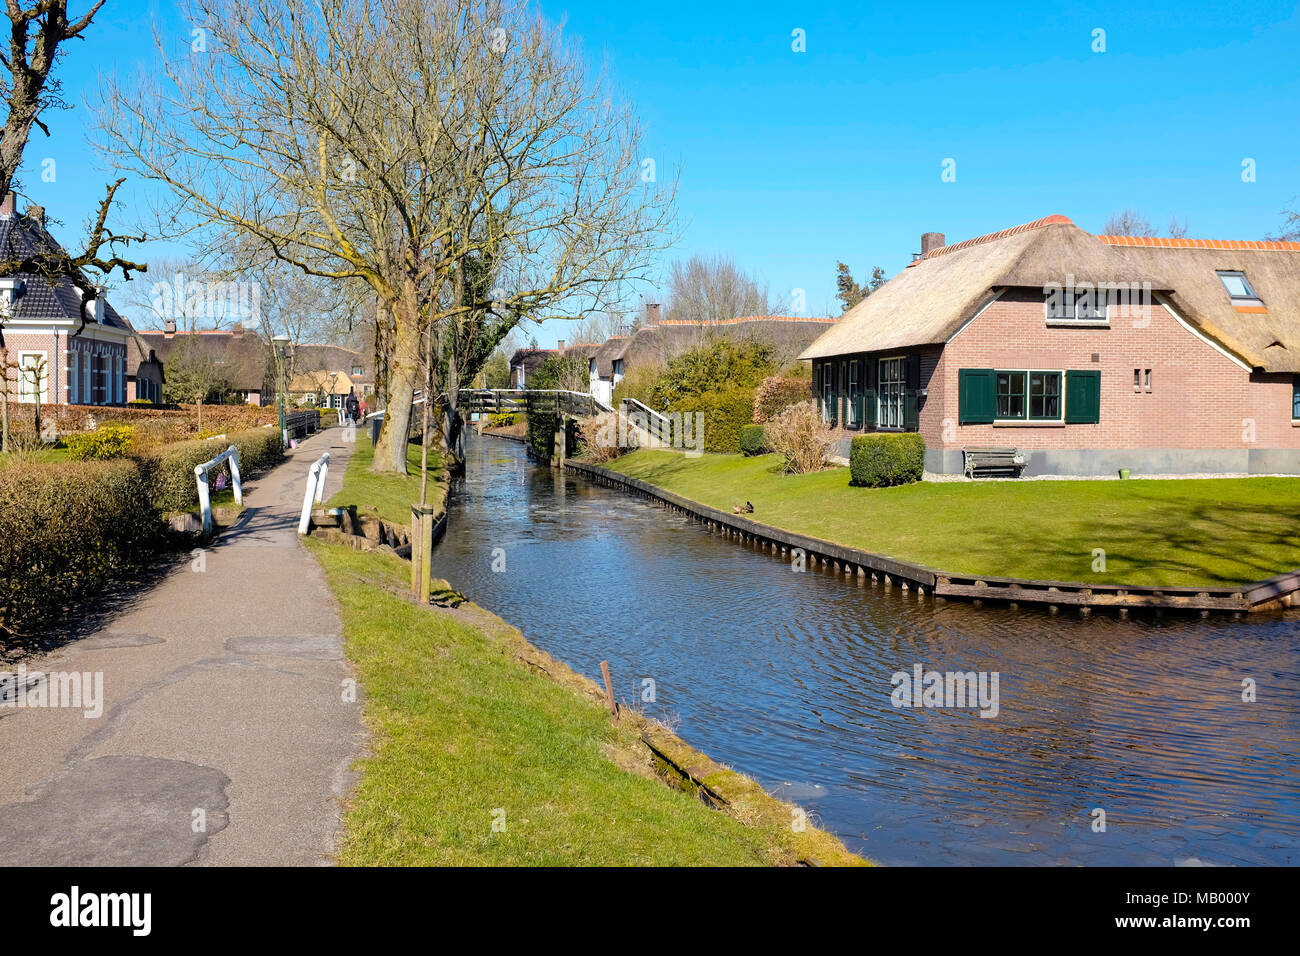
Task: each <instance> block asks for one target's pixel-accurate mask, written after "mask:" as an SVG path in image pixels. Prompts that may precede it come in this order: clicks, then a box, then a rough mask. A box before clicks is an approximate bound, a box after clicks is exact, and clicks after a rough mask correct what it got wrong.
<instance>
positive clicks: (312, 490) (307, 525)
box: [298, 452, 330, 534]
mask: <svg viewBox="0 0 1300 956" xmlns="http://www.w3.org/2000/svg"><path fill="white" fill-rule="evenodd" d="M329 473H330V453H329V452H325V454H323V455H321V456H320V457H319V458H317V459H316V460H315V461H314V462H312V466H311V470H310V471H308V472H307V490H306V491H305V492H304V493H303V496H302V514H301V515H300V516H299V518H298V533H299V534H306V533H307V532H308V531H310V530H311V509H312V505H313V504H314V503H316V502H320V501H324V500H325V480H326V479H327V478H328V477H329Z"/></svg>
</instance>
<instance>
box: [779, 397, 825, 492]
mask: <svg viewBox="0 0 1300 956" xmlns="http://www.w3.org/2000/svg"><path fill="white" fill-rule="evenodd" d="M764 427H765V428H766V430H767V444H768V447H770V448H771V449H772V451H774V452H776V453H777V454H778V455H780V456H781V457H782V458H783V459H784V460H785V470H786V471H787V472H788V473H790V474H793V475H803V474H807V473H808V472H810V471H821V470H822V468H824V467H825V466H826V453H827V452H828V451H830V449H831V446H832V445H834V444H835V433H834V431H832V429H831V428H830V426H829V425H827V424H826V423H825V422H824V421H822V417H821V416H820V415H819V414H817V406H816V405H814V404H813V403H812V402H800V403H799V404H797V405H791V406H790V407H789V408H787V409H786V410H785V411H783V412H781V413H780V414H779V415H777V416H776V418H775V419H773V420H772V421H771V422H769V423H768V424H767V425H765V426H764Z"/></svg>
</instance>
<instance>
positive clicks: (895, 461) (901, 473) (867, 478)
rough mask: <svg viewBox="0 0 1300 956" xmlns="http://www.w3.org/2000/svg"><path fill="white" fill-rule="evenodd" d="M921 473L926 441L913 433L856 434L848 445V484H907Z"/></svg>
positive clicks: (923, 469) (862, 485) (864, 485)
mask: <svg viewBox="0 0 1300 956" xmlns="http://www.w3.org/2000/svg"><path fill="white" fill-rule="evenodd" d="M924 471H925V439H924V438H922V437H921V436H920V435H918V434H916V433H915V432H904V433H901V434H888V433H886V434H878V435H858V436H856V437H854V439H853V441H852V443H850V445H849V484H850V485H858V486H860V487H866V488H883V487H885V486H887V485H906V484H910V483H911V482H913V481H920V480H921V475H922V473H923V472H924Z"/></svg>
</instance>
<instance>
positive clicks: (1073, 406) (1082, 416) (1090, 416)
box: [1065, 369, 1101, 425]
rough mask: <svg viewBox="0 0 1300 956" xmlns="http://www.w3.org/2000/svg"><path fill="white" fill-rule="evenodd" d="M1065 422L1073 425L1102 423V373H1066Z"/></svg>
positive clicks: (1098, 371) (1090, 371) (1091, 370)
mask: <svg viewBox="0 0 1300 956" xmlns="http://www.w3.org/2000/svg"><path fill="white" fill-rule="evenodd" d="M1065 420H1066V422H1068V423H1069V424H1071V425H1095V424H1097V423H1098V422H1100V421H1101V371H1100V370H1098V369H1087V370H1086V371H1083V370H1080V371H1068V372H1066V373H1065Z"/></svg>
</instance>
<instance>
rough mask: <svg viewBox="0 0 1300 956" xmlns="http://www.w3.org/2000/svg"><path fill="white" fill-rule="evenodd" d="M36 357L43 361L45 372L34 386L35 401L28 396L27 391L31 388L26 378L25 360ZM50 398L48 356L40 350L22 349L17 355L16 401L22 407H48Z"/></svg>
mask: <svg viewBox="0 0 1300 956" xmlns="http://www.w3.org/2000/svg"><path fill="white" fill-rule="evenodd" d="M33 355H38V356H40V357H41V358H42V359H43V360H44V361H45V371H44V372H42V373H41V380H40V381H39V382H38V383H37V384H36V395H35V400H33V398H32V397H31V396H30V395H29V394H28V392H27V389H29V388H31V382H30V380H29V379H28V378H27V374H26V370H27V364H26V361H25V360H26V359H27V358H29V357H30V356H33ZM49 398H50V356H49V354H48V353H46V352H44V351H42V350H40V349H24V350H22V351H20V352H19V353H18V401H19V402H20V403H22V404H24V405H33V404H40V405H48V404H49Z"/></svg>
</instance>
